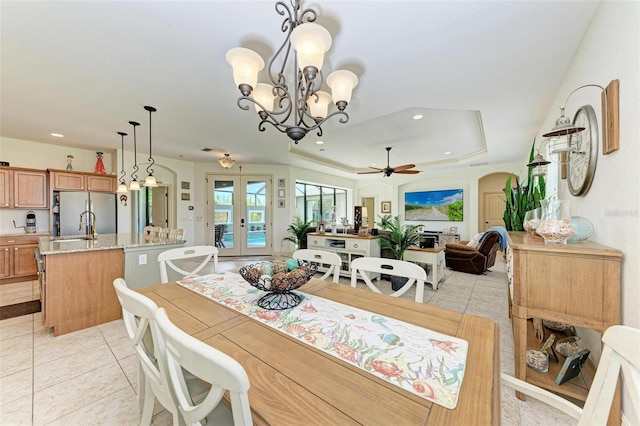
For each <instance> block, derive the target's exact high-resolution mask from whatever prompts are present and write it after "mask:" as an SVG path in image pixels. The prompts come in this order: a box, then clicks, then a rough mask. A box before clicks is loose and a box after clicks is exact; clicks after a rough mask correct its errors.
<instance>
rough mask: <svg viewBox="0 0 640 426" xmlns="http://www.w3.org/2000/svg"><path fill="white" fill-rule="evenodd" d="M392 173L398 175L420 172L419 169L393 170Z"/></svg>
mask: <svg viewBox="0 0 640 426" xmlns="http://www.w3.org/2000/svg"><path fill="white" fill-rule="evenodd" d="M394 173H398V174H399V175H415V174H418V173H420V170H395V171H394Z"/></svg>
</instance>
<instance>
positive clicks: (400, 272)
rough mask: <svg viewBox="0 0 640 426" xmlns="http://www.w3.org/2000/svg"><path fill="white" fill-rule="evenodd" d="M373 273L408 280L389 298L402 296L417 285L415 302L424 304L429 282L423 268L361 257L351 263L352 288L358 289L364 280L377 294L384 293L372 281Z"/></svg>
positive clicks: (377, 258)
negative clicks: (426, 285) (427, 282)
mask: <svg viewBox="0 0 640 426" xmlns="http://www.w3.org/2000/svg"><path fill="white" fill-rule="evenodd" d="M371 273H373V274H386V275H391V276H396V277H404V278H407V279H408V280H407V282H406V283H405V284H404V285H403V286H402V287H401V288H400V289H399V290H397V291H394V292H393V293H391V294H389V296H393V297H398V296H402V295H403V294H405V293H406V292H407V291H408V290H409V289H410V288H411V287H412V286H413V285H414V284H415V286H416V295H415V299H414V300H415V301H416V302H419V303H423V302H424V285H425V281H426V280H427V273H426V271H425V270H424V269H423V268H422V267H421V266H419V265H417V264H415V263H411V262H405V261H404V260H396V259H386V258H380V257H359V258H357V259H354V260H353V261H351V287H357V282H358V278H362V280H363V281H364V283H365V284H366V285H367V287H368V288H369V289H371V290H373V291H374V292H376V293H382V291H380V289H379V288H378V286H376V285H375V284H374V283H373V281H372V280H371V275H370V274H371Z"/></svg>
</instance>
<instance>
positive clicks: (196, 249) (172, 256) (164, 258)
mask: <svg viewBox="0 0 640 426" xmlns="http://www.w3.org/2000/svg"><path fill="white" fill-rule="evenodd" d="M197 258H201V259H199V261H200V263H199V264H198V265H197V266H196V267H195V268H193V269H190V270H186V269H183V267H182V266H183V265H182V264H180V265H177V264H176V263H175V261H182V262H184V261H185V260H187V261H193V260H196V261H197V260H198V259H197ZM212 258H213V272H214V273H215V272H218V249H217V248H216V247H213V246H192V247H179V248H175V249H169V250H166V251H163V252H162V253H160V254H159V255H158V262H159V263H160V282H161V283H167V282H169V274H168V269H167V267H168V268H171V269H172V270H174V271H175V272H177V273H178V274H180V278H179V279H185V278H192V277H195V276H198V273H199V272H200V271H201V270H202V269H203V268H204V267H205V266H207V265H208V264H209V261H210V260H211V259H212Z"/></svg>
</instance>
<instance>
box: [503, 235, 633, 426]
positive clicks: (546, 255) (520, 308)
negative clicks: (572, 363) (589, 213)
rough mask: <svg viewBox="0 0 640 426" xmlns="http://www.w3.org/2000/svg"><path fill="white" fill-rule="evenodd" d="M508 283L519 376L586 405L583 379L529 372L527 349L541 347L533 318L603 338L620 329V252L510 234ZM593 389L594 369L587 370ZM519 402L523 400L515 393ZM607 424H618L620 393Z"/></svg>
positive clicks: (553, 367)
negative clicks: (566, 379) (612, 328)
mask: <svg viewBox="0 0 640 426" xmlns="http://www.w3.org/2000/svg"><path fill="white" fill-rule="evenodd" d="M509 239H510V241H509V249H508V250H509V253H508V255H509V257H510V258H509V263H510V265H509V271H508V273H509V275H510V276H509V279H510V285H511V296H512V305H511V320H512V324H513V336H514V349H515V357H514V358H515V373H516V377H518V378H519V379H521V380H526V381H527V382H529V383H532V384H534V385H537V386H540V387H542V388H545V389H548V390H550V391H552V392H555V393H557V394H560V395H564V396H567V397H570V398H574V399H577V400H582V401H584V400H585V399H586V396H587V392H588V391H587V390H586V389H584V388H582V387H581V386H579V384H580V382H579V380H580V379H579V378H576V379H573V380H572V381H570V382H567V383H565V384H563V385H560V386H558V385H556V384H555V383H554V381H555V378H556V376H557V374H558V371H559V370H560V367H561V366H562V361H563V358H562V357H561V356H560V355H559V357H560V358H561V360H560V361H561V362H560V363H555V362H554V361H553V360H550V362H549V372H548V373H538V372H536V371H534V370H533V369H531V368H528V367H527V365H526V361H525V352H526V348H527V346H533V347H536V348H539V347H540V346H541V343H540V342H538V341H537V340H536V339H535V336H534V332H533V327H532V325H531V321H527V320H528V319H529V318H542V319H548V320H553V321H560V322H563V323H568V324H572V325H575V326H578V327H584V328H590V329H593V330H596V331H598V332H599V333H600V334H602V333H604V331H605V330H606V329H607V328H608V327H610V326H612V325H616V324H620V261H621V259H622V252H620V251H619V250H616V249H613V248H610V247H605V246H602V245H599V244H596V243H593V242H590V241H583V242H580V243H569V244H559V245H549V244H545V243H544V240H543V239H542V238H534V237H531V236H529V235H527V234H526V233H525V232H511V233H509ZM585 370H586V371H585V376H586V380H587V383H589V385H590V384H591V383H590V382H591V381H592V380H593V374H594V368H593V365H590V366H588V367H587V368H586V369H585ZM516 395H517V396H518V398H520V399H524V395H522V394H519V393H517V394H516ZM609 424H616V425H619V424H620V390H619V389H618V392H617V393H616V397H615V398H614V401H613V406H612V410H611V416H610V417H609Z"/></svg>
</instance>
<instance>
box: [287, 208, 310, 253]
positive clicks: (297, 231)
mask: <svg viewBox="0 0 640 426" xmlns="http://www.w3.org/2000/svg"><path fill="white" fill-rule="evenodd" d="M310 230H311V221H309V222H305V221H304V220H303V219H302V218H301V217H300V216H296V217H295V218H293V222H291V223H290V224H289V226H288V227H287V232H288V233H289V235H287V236H286V237H284V238H283V239H282V240H283V241H291V242H292V243H293V244H295V245H296V247H297V249H298V250H300V249H301V248H302V242H303V241H304V239H305V238H307V234H308V233H309V231H310Z"/></svg>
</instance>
